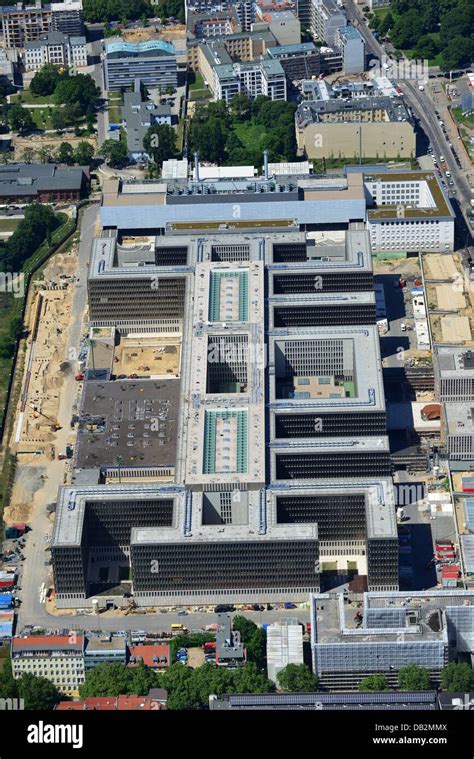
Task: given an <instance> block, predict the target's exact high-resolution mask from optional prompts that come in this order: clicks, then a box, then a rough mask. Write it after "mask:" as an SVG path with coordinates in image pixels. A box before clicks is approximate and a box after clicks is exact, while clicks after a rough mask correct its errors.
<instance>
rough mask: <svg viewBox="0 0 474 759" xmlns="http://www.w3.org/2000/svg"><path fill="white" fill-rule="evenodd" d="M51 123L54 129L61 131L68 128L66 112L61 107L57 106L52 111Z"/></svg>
mask: <svg viewBox="0 0 474 759" xmlns="http://www.w3.org/2000/svg"><path fill="white" fill-rule="evenodd" d="M51 125H52V127H53V129H56V130H57V131H58V132H61V131H62V130H63V129H65V128H66V119H65V118H64V113H63V112H62V109H61V108H55V109H54V111H53V112H52V114H51Z"/></svg>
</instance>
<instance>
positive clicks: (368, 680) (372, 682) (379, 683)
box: [359, 675, 389, 692]
mask: <svg viewBox="0 0 474 759" xmlns="http://www.w3.org/2000/svg"><path fill="white" fill-rule="evenodd" d="M359 690H360V691H362V692H367V691H385V690H389V687H388V682H387V678H386V677H385V675H369V676H368V677H364V678H363V679H362V680H361V681H360V683H359Z"/></svg>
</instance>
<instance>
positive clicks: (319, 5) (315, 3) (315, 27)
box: [311, 0, 347, 46]
mask: <svg viewBox="0 0 474 759" xmlns="http://www.w3.org/2000/svg"><path fill="white" fill-rule="evenodd" d="M346 25H347V18H346V15H345V13H344V11H343V10H342V9H341V8H340V6H339V5H338V4H337V3H336V0H311V32H312V33H313V35H314V36H315V37H317V39H319V40H321V41H322V42H325V43H326V44H327V45H330V46H332V45H334V44H335V42H336V32H337V30H338V29H342V28H344V27H345V26H346Z"/></svg>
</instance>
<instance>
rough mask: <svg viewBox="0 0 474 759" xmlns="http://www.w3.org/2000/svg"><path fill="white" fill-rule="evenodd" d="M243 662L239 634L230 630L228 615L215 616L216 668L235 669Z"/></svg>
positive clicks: (243, 656)
mask: <svg viewBox="0 0 474 759" xmlns="http://www.w3.org/2000/svg"><path fill="white" fill-rule="evenodd" d="M244 662H245V650H244V646H243V643H242V642H241V640H240V633H239V632H238V631H237V630H235V631H234V630H233V629H232V617H231V616H230V614H223V613H221V614H218V615H217V631H216V664H217V666H218V667H229V666H230V667H236V666H239V665H240V664H244Z"/></svg>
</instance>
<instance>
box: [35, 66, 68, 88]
mask: <svg viewBox="0 0 474 759" xmlns="http://www.w3.org/2000/svg"><path fill="white" fill-rule="evenodd" d="M66 76H67V72H63V73H61V72H60V71H59V69H58V67H57V66H53V64H52V63H47V64H46V65H44V66H43V67H42V68H41V69H40V70H39V71H37V72H36V74H35V75H34V77H33V79H32V80H31V84H30V92H31V93H32V95H41V96H44V95H52V94H53V92H54V90H55V88H56V85H57V83H58V82H59V80H60V79H64V78H65V77H66Z"/></svg>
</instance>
